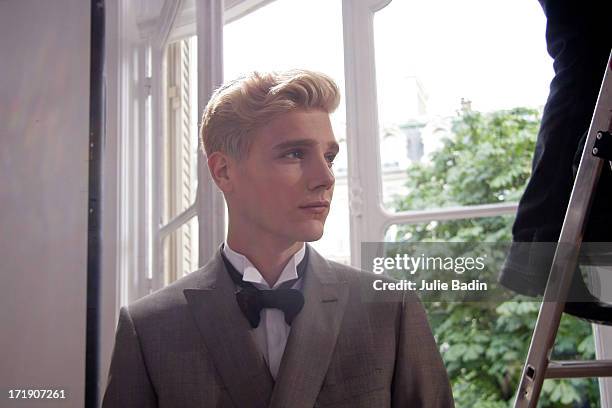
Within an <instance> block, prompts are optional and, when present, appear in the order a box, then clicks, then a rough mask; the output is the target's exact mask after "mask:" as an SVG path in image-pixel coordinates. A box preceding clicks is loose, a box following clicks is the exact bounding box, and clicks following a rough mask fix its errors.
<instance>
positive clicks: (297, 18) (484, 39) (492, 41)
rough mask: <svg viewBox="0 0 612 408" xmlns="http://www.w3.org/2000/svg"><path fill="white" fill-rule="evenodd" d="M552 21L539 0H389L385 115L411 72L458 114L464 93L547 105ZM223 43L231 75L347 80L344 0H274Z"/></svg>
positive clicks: (378, 45) (488, 104)
mask: <svg viewBox="0 0 612 408" xmlns="http://www.w3.org/2000/svg"><path fill="white" fill-rule="evenodd" d="M357 3H359V0H355V4H357ZM545 25H546V20H545V17H544V14H543V12H542V10H541V8H540V5H539V4H538V2H537V1H536V0H462V1H456V0H393V1H391V2H390V4H389V5H387V6H386V7H385V8H383V9H382V10H380V11H378V12H377V13H376V14H375V17H374V35H375V50H376V61H375V63H376V71H377V79H378V86H377V93H378V100H379V105H380V108H381V112H380V113H381V115H380V116H381V120H382V121H385V120H388V121H395V120H396V119H397V118H396V116H397V115H396V114H393V110H394V108H396V109H399V107H401V106H402V104H404V105H405V101H404V102H402V99H401V98H402V97H405V95H406V93H407V92H408V91H409V89H408V88H406V90H405V92H403V91H404V90H403V89H401V88H402V86H403V85H402V84H405V83H406V80H405V78H406V77H416V78H418V80H419V81H420V82H421V84H422V85H423V88H424V90H425V93H426V94H427V96H428V99H427V108H428V114H429V115H448V114H452V113H453V112H455V111H456V110H457V109H458V108H459V106H460V100H461V98H466V99H469V100H471V101H472V107H473V108H474V109H476V110H481V111H490V110H496V109H503V108H511V107H515V106H520V105H523V106H534V107H536V106H542V105H543V104H544V102H545V100H546V96H547V93H548V85H549V83H550V80H551V79H552V75H553V71H552V60H551V59H550V57H549V56H548V54H547V52H546V44H545V39H544V33H545ZM224 43H225V46H224V58H225V67H224V73H225V78H226V79H229V78H232V77H235V76H237V75H239V74H240V73H243V72H246V71H251V70H256V69H258V70H274V69H287V68H295V67H303V68H310V69H316V70H319V71H322V72H325V73H327V74H328V75H330V76H332V78H334V79H335V80H336V81H337V82H338V83H339V84H340V85H341V86H342V87H343V85H344V65H343V55H344V54H343V53H344V51H343V45H342V2H341V0H308V1H305V0H276V1H274V2H272V3H270V4H269V5H266V6H264V7H263V8H261V9H259V10H257V11H255V12H253V13H251V14H249V15H248V16H246V17H244V18H241V19H239V20H237V21H235V22H232V23H230V24H228V25H226V27H225V30H224ZM398 88H399V89H398ZM398 91H401V92H398ZM385 111H386V112H388V114H387V115H385ZM339 114H340V116H343V115H344V111H343V109H342V108H341V109H340V110H339ZM385 116H387V117H385Z"/></svg>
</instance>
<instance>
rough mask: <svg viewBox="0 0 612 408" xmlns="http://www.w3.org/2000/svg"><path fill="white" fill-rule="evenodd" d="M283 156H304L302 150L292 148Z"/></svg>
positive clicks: (297, 157)
mask: <svg viewBox="0 0 612 408" xmlns="http://www.w3.org/2000/svg"><path fill="white" fill-rule="evenodd" d="M285 157H287V158H289V159H303V158H304V152H303V151H301V150H292V151H290V152H288V153H287V154H285Z"/></svg>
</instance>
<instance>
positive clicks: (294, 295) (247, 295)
mask: <svg viewBox="0 0 612 408" xmlns="http://www.w3.org/2000/svg"><path fill="white" fill-rule="evenodd" d="M236 301H237V302H238V306H240V309H241V310H242V313H244V315H245V316H246V318H247V319H248V320H249V323H251V327H253V328H255V327H257V326H259V319H260V312H261V310H262V309H266V308H270V309H280V310H282V311H283V312H284V313H285V322H287V324H288V325H291V322H293V319H294V318H295V316H297V315H298V313H300V310H302V307H303V306H304V295H302V292H300V291H299V290H297V289H276V290H257V289H256V288H240V289H238V292H236Z"/></svg>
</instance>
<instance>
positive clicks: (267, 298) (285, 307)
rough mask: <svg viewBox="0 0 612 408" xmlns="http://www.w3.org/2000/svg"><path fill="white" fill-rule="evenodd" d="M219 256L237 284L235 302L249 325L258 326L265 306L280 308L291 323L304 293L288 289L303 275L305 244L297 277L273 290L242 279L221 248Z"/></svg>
mask: <svg viewBox="0 0 612 408" xmlns="http://www.w3.org/2000/svg"><path fill="white" fill-rule="evenodd" d="M221 256H222V257H223V263H224V264H225V268H226V269H227V272H228V273H229V275H230V277H231V278H232V281H233V282H234V284H236V286H238V290H237V291H236V302H238V306H239V307H240V310H242V313H243V314H244V316H245V317H246V318H247V320H248V321H249V323H250V324H251V327H253V328H256V327H257V326H259V321H260V312H261V310H262V309H266V308H270V309H279V310H282V311H283V313H284V314H285V322H286V323H287V324H288V325H291V323H292V322H293V319H294V318H295V317H296V316H297V315H298V313H300V311H301V310H302V307H303V306H304V295H302V292H300V291H299V290H297V289H290V287H291V286H293V284H294V283H295V282H296V281H297V280H298V279H300V278H301V277H302V276H303V274H304V272H305V270H306V265H307V263H308V246H306V252H305V253H304V259H302V262H300V263H299V265H298V266H297V268H296V269H297V274H298V277H297V279H292V280H290V281H287V282H283V283H282V284H281V285H280V286H279V288H278V289H273V290H259V289H257V288H256V287H255V285H253V284H252V283H250V282H245V281H243V280H242V275H241V274H240V272H238V271H237V270H236V268H234V265H232V263H231V262H230V261H229V260H228V259H227V258H226V257H225V255H224V254H223V249H221Z"/></svg>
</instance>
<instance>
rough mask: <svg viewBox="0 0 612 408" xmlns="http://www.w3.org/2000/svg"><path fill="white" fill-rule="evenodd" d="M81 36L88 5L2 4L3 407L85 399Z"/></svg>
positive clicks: (85, 125) (85, 110) (84, 38)
mask: <svg viewBox="0 0 612 408" xmlns="http://www.w3.org/2000/svg"><path fill="white" fill-rule="evenodd" d="M89 39H90V5H89V2H88V1H82V0H54V1H52V2H50V1H37V0H8V1H6V0H3V1H0V55H2V62H0V67H1V69H0V259H1V260H2V261H1V263H0V328H1V329H0V330H1V333H2V334H1V335H0V353H1V360H0V361H1V363H0V392H1V394H0V398H1V399H0V406H2V407H11V406H20V407H22V406H38V405H39V404H40V405H44V406H45V407H56V406H57V407H60V406H61V407H78V406H83V401H84V384H85V311H86V309H85V305H86V303H85V294H86V255H87V252H86V249H87V247H86V245H87V177H88V161H87V160H88V157H87V153H88V147H87V145H88V131H89ZM11 388H18V389H28V388H45V389H46V388H53V389H64V390H65V391H66V394H67V400H63V401H50V400H46V401H38V403H37V402H36V401H32V400H29V401H27V402H26V401H17V402H16V401H14V400H12V401H11V400H8V399H7V390H8V389H11Z"/></svg>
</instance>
